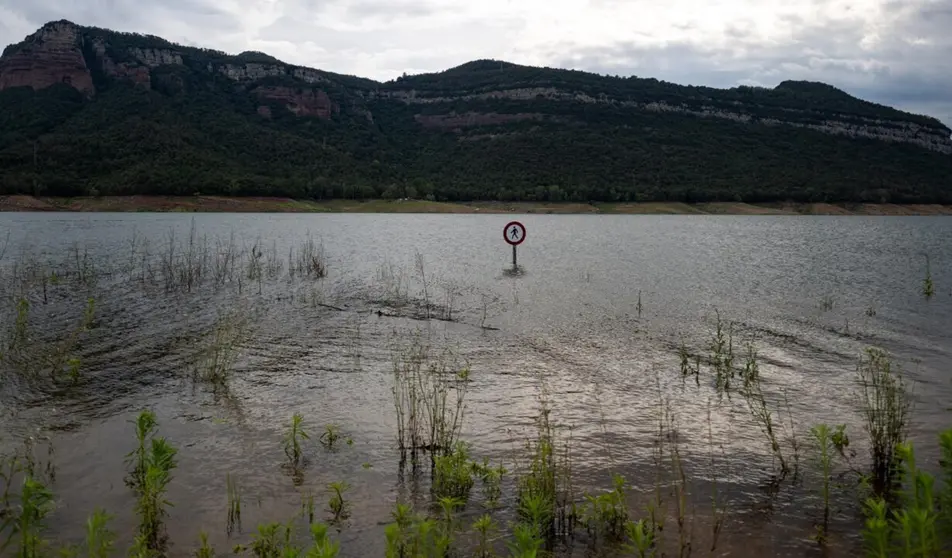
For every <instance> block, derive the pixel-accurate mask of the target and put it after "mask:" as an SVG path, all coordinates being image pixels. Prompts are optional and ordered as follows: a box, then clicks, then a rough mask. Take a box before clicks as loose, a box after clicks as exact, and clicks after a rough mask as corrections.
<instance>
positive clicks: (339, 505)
mask: <svg viewBox="0 0 952 558" xmlns="http://www.w3.org/2000/svg"><path fill="white" fill-rule="evenodd" d="M327 488H328V489H330V491H331V497H330V500H328V501H327V507H328V508H330V510H331V513H332V514H334V517H333V521H335V522H339V521H340V520H342V519H347V518H348V517H349V516H350V509H349V508H350V503H349V502H348V501H347V500H345V499H344V493H345V492H347V491H348V490H350V485H349V484H347V483H346V482H343V481H338V482H332V483H330V484H329V485H327Z"/></svg>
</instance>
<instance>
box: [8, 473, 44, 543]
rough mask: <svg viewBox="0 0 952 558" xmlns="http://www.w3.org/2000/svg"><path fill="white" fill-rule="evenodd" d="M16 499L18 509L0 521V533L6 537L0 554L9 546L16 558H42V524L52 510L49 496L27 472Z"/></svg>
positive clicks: (40, 483) (14, 509)
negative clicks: (12, 548)
mask: <svg viewBox="0 0 952 558" xmlns="http://www.w3.org/2000/svg"><path fill="white" fill-rule="evenodd" d="M19 496H20V497H19V505H18V506H15V507H14V508H13V509H12V510H11V512H10V513H9V515H7V516H6V517H5V518H0V533H4V532H8V533H9V534H8V536H7V539H6V540H5V541H3V543H2V544H0V554H4V553H5V552H6V550H7V548H8V547H10V546H11V545H13V547H14V549H15V550H16V554H15V555H16V557H17V558H41V557H43V556H45V555H46V554H45V553H44V551H43V549H44V547H45V546H46V542H45V541H44V540H43V538H42V534H43V520H44V519H45V518H46V516H47V515H48V514H49V513H50V512H51V511H52V510H53V493H52V492H51V491H50V489H49V488H47V487H46V485H44V484H43V483H42V482H40V481H39V480H38V479H36V478H34V477H33V475H32V474H30V472H29V471H28V472H27V474H26V476H25V477H24V479H23V484H22V486H21V487H20V495H19Z"/></svg>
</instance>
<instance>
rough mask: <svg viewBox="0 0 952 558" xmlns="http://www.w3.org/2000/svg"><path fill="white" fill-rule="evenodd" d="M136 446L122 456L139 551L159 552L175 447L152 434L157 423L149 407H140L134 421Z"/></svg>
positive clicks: (163, 539)
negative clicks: (133, 497)
mask: <svg viewBox="0 0 952 558" xmlns="http://www.w3.org/2000/svg"><path fill="white" fill-rule="evenodd" d="M134 424H135V433H136V441H137V447H136V449H135V450H133V451H132V452H131V453H129V454H128V455H127V456H126V463H127V465H130V466H131V468H132V470H131V471H130V472H129V476H128V477H127V481H126V482H127V484H128V485H129V486H131V487H132V488H133V490H135V492H136V505H135V511H136V514H137V515H138V516H139V528H138V533H137V541H138V543H137V546H138V548H139V553H140V554H141V553H146V554H148V553H150V552H161V551H162V550H163V549H164V547H165V536H164V533H163V521H162V520H163V518H164V517H165V515H166V514H167V512H166V508H167V507H169V506H171V503H170V502H168V501H167V500H166V499H165V492H166V489H167V487H168V483H169V482H170V481H171V480H172V475H171V472H172V470H173V469H175V467H176V466H177V463H176V460H175V456H176V454H177V453H178V450H177V449H176V448H175V447H173V446H172V445H171V444H170V443H169V442H168V441H167V440H166V439H165V438H159V437H157V436H156V432H157V431H158V423H157V421H156V418H155V414H154V413H152V412H151V411H142V412H141V413H139V415H138V416H137V417H136V420H135V421H134Z"/></svg>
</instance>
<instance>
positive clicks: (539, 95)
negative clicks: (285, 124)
mask: <svg viewBox="0 0 952 558" xmlns="http://www.w3.org/2000/svg"><path fill="white" fill-rule="evenodd" d="M367 95H368V97H369V98H385V99H393V100H399V101H401V102H403V103H407V104H411V105H413V104H419V105H439V104H452V103H458V102H461V101H463V102H467V101H486V100H503V99H505V100H510V101H524V102H528V103H531V102H532V101H533V100H539V99H541V100H546V101H559V102H565V103H586V104H602V105H611V106H616V107H623V108H627V109H632V110H639V111H649V112H670V113H680V114H690V115H693V116H698V117H701V118H718V119H724V120H732V121H734V122H739V123H744V124H754V123H759V124H764V125H768V126H792V127H798V128H808V129H811V130H815V131H818V132H822V133H825V134H833V135H844V136H849V137H854V138H869V139H877V140H881V141H888V142H898V143H909V144H913V145H917V146H919V147H924V148H926V149H930V150H932V151H938V152H940V153H952V139H950V136H949V131H948V130H947V129H945V128H942V127H929V126H923V125H920V124H917V123H914V122H906V121H899V120H885V119H874V118H863V117H857V116H853V115H847V114H837V115H832V116H831V117H827V118H824V119H820V120H818V119H817V118H816V116H817V115H816V113H811V112H810V111H806V110H798V109H786V110H785V112H787V113H788V114H789V117H788V118H784V119H780V118H760V117H757V116H754V115H752V114H750V113H749V112H747V111H745V110H744V109H745V106H744V105H743V104H737V105H735V107H734V108H733V109H731V110H725V109H723V108H718V107H715V106H711V105H707V104H705V103H704V101H703V100H699V102H697V103H692V104H669V103H667V102H664V101H653V102H638V101H630V100H625V99H619V98H615V97H612V96H610V95H607V94H599V95H591V94H588V93H583V92H578V91H571V90H566V89H561V88H556V87H520V88H513V89H502V90H496V91H483V92H479V93H469V94H465V93H464V94H459V95H432V94H427V93H425V92H420V91H417V90H414V89H397V90H390V91H387V90H384V91H370V92H368V93H367ZM751 108H753V107H751ZM482 116H484V118H476V117H475V116H474V115H472V114H471V115H470V116H469V118H468V119H465V120H460V119H459V118H457V117H456V116H455V114H452V113H450V114H446V115H440V116H433V115H431V116H426V117H422V118H418V121H420V122H421V123H423V124H424V125H426V126H437V125H438V124H436V123H437V121H438V119H439V118H442V119H443V120H444V121H446V122H454V124H453V126H454V127H459V126H474V125H480V124H486V123H488V124H496V123H499V122H496V121H494V118H493V116H492V115H489V114H487V115H482Z"/></svg>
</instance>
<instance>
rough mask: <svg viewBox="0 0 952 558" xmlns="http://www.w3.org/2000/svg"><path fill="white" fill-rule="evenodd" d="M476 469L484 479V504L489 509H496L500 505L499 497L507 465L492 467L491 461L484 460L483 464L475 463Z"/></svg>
mask: <svg viewBox="0 0 952 558" xmlns="http://www.w3.org/2000/svg"><path fill="white" fill-rule="evenodd" d="M474 470H475V472H476V474H477V475H478V476H479V477H480V478H481V479H482V481H483V499H484V501H483V504H484V505H485V506H486V507H487V508H489V509H495V508H496V507H498V506H499V498H500V497H501V496H502V477H503V475H505V474H506V469H505V467H503V466H502V465H500V466H498V467H490V466H489V462H488V461H485V460H484V461H483V464H482V465H476V464H474Z"/></svg>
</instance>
